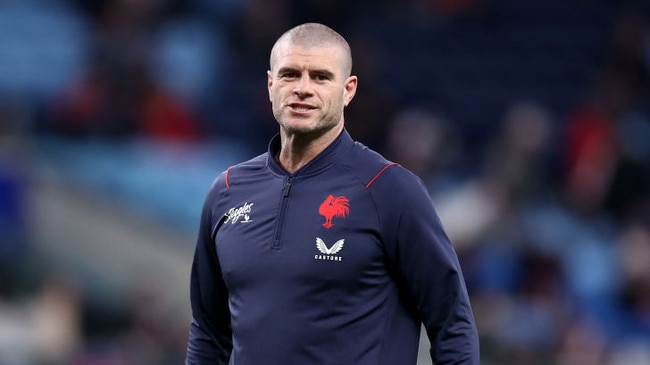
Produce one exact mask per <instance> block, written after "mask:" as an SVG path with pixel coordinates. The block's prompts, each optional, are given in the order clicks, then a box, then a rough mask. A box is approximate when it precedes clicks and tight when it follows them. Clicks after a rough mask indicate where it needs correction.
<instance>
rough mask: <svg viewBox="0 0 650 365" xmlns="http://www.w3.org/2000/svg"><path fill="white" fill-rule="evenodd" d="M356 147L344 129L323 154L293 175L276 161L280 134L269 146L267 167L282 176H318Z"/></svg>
mask: <svg viewBox="0 0 650 365" xmlns="http://www.w3.org/2000/svg"><path fill="white" fill-rule="evenodd" d="M353 145H354V141H353V140H352V137H351V136H350V134H349V133H348V131H347V130H346V129H345V128H344V129H343V131H342V132H341V133H340V134H339V135H338V137H336V139H335V140H334V141H332V143H331V144H330V145H329V146H327V147H326V148H325V149H324V150H323V152H321V153H320V154H318V155H317V156H316V157H314V159H313V160H311V161H309V162H308V163H307V164H306V165H305V166H303V167H301V168H299V169H298V170H297V171H296V172H294V173H293V174H289V173H288V172H287V171H286V170H285V169H284V168H283V167H282V166H280V164H279V163H278V161H276V159H275V157H274V156H276V155H277V154H278V152H280V134H279V133H278V134H276V135H275V136H274V137H273V138H272V139H271V141H270V142H269V146H268V153H267V166H268V167H269V169H271V171H273V172H275V173H277V174H280V175H292V176H298V175H300V176H301V177H307V176H310V175H314V174H317V173H319V172H321V171H323V170H325V169H327V168H328V167H330V166H332V165H334V164H335V163H336V162H337V161H338V160H339V158H341V157H343V156H344V155H345V153H346V152H347V151H348V149H350V148H351V147H352V146H353Z"/></svg>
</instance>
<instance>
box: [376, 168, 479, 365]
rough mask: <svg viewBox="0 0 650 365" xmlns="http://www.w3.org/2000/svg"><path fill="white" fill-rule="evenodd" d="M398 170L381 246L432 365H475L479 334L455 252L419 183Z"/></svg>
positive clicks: (417, 179) (391, 193)
mask: <svg viewBox="0 0 650 365" xmlns="http://www.w3.org/2000/svg"><path fill="white" fill-rule="evenodd" d="M397 170H398V171H401V173H399V175H401V176H399V179H398V181H399V187H395V189H391V191H390V194H389V195H388V196H392V197H393V198H394V199H389V200H390V201H391V202H392V203H391V206H392V209H390V211H391V212H392V213H390V214H391V215H392V222H393V224H391V227H390V228H389V229H390V230H391V233H390V236H391V238H390V239H389V240H387V241H386V243H385V244H386V249H387V252H388V255H389V260H390V262H391V265H392V266H393V269H394V271H395V273H396V276H397V280H398V283H399V285H400V286H401V290H402V292H403V293H405V294H406V295H407V296H408V298H406V299H407V302H409V303H411V304H412V307H413V308H412V309H414V311H415V313H416V316H418V317H419V318H418V319H419V320H421V321H422V323H423V324H424V327H425V329H426V332H427V335H428V338H429V341H430V344H431V348H430V354H431V359H432V362H433V364H463V365H478V364H479V363H480V356H479V342H478V334H477V331H476V325H475V322H474V316H473V314H472V309H471V306H470V302H469V297H468V294H467V289H466V287H465V281H464V278H463V274H462V272H461V268H460V264H459V262H458V258H457V255H456V252H455V251H454V248H453V247H452V244H451V242H450V240H449V238H448V237H447V235H446V233H445V232H444V229H443V227H442V224H441V222H440V219H439V218H438V215H437V213H436V212H435V209H434V207H433V202H432V200H431V198H430V196H429V194H428V191H427V189H426V188H425V186H424V184H423V183H422V181H421V180H420V179H419V178H417V177H416V176H415V175H413V174H411V173H410V172H407V171H406V170H404V169H402V168H399V169H397ZM396 172H397V171H396ZM384 196H387V194H384ZM395 207H399V209H395Z"/></svg>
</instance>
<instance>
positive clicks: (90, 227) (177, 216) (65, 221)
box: [0, 0, 650, 365]
mask: <svg viewBox="0 0 650 365" xmlns="http://www.w3.org/2000/svg"><path fill="white" fill-rule="evenodd" d="M649 15H650V6H649V4H648V2H647V1H624V0H620V1H617V0H602V1H598V0H591V1H590V0H565V1H555V0H527V1H520V0H402V1H391V0H374V1H370V0H359V1H349V2H348V1H344V0H328V1H324V0H304V1H296V0H243V1H236V0H187V1H182V0H114V1H109V0H104V1H100V0H97V1H85V0H3V1H0V364H1V365H32V364H35V365H55V364H73V365H106V364H116V365H122V364H125V365H130V364H138V365H141V364H153V365H163V364H180V363H181V362H182V358H183V356H184V351H185V341H186V335H187V326H188V322H189V316H190V313H189V303H188V292H189V283H188V280H189V267H190V263H191V256H192V251H193V245H194V236H195V233H196V230H197V227H198V216H199V212H200V208H201V204H202V200H203V197H204V194H205V193H206V192H207V189H208V187H209V185H210V183H211V181H212V180H213V179H214V178H215V177H216V176H217V174H218V173H220V172H221V171H222V170H223V169H225V168H226V167H227V166H229V165H230V164H232V163H235V162H238V161H240V160H244V159H247V158H249V157H252V156H254V155H257V154H258V153H261V152H263V151H264V150H265V147H266V143H267V141H268V139H269V138H270V137H271V136H272V135H273V134H274V133H275V130H276V125H275V122H274V121H273V119H272V115H271V113H270V105H269V103H268V98H267V92H266V88H265V83H266V76H265V71H266V70H267V68H268V54H269V51H270V48H271V46H272V43H273V41H274V40H275V39H276V38H277V37H278V36H279V35H280V34H281V33H282V32H283V31H284V30H286V29H288V28H290V27H291V26H293V25H295V24H298V23H302V22H306V21H318V22H324V23H326V24H328V25H330V26H332V27H334V28H335V29H337V30H339V31H340V32H341V33H342V34H343V35H344V36H346V38H348V40H349V41H350V43H351V46H352V50H353V56H354V61H355V65H354V72H355V74H357V75H358V76H359V78H360V90H359V92H358V94H357V97H356V99H355V100H354V102H353V103H352V105H351V106H350V108H348V110H347V113H346V120H347V126H348V129H349V130H350V132H351V133H352V135H353V136H354V137H355V138H356V139H358V140H359V141H361V142H363V143H365V144H367V145H369V146H370V147H372V148H374V149H376V150H379V151H381V152H383V153H384V154H386V155H387V156H388V157H390V158H391V159H393V160H394V161H397V162H399V163H401V164H403V165H405V166H406V167H408V168H410V169H412V170H413V171H415V172H416V173H418V174H419V175H420V176H421V177H422V179H423V180H424V181H425V182H426V183H427V185H428V186H429V187H430V189H431V193H432V195H433V197H434V200H435V202H436V205H437V209H438V212H439V214H440V216H441V219H442V221H443V223H444V225H445V227H446V229H447V231H448V233H449V235H450V237H451V239H452V241H453V242H454V244H455V246H456V248H457V250H458V253H459V256H460V259H461V263H462V266H463V269H464V271H465V275H466V280H467V284H468V289H469V291H470V296H471V299H472V302H473V307H474V310H475V314H476V318H477V323H478V328H479V332H480V336H481V345H482V359H483V363H484V364H486V365H489V364H544V365H549V364H558V365H560V364H561V365H565V364H567V365H568V364H571V365H574V364H575V365H582V364H585V365H587V364H588V365H600V364H602V365H637V364H639V365H641V364H650V198H649V194H648V193H649V191H650V183H649V181H650V176H649V174H650V109H649V106H650V99H649V93H648V91H649V77H648V76H649V71H650V28H649V25H648V20H649ZM278 330H281V329H278ZM425 346H426V345H425ZM425 346H423V347H425ZM421 353H422V357H421V361H420V362H421V363H422V364H425V363H427V362H426V361H427V359H428V355H426V349H424V348H423V349H422V351H421Z"/></svg>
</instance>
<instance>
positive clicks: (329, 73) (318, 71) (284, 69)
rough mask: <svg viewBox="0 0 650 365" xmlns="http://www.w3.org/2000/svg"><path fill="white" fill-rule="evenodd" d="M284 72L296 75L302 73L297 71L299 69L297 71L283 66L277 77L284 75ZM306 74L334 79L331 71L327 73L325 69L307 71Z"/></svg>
mask: <svg viewBox="0 0 650 365" xmlns="http://www.w3.org/2000/svg"><path fill="white" fill-rule="evenodd" d="M285 72H297V73H301V72H302V71H301V70H299V69H297V68H295V67H289V66H285V67H281V68H280V69H279V70H278V75H279V74H282V73H285ZM308 72H309V73H310V74H313V75H321V76H325V77H328V78H331V79H334V73H333V72H331V71H329V70H326V69H316V70H309V71H308Z"/></svg>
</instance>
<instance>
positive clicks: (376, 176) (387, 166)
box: [366, 162, 399, 189]
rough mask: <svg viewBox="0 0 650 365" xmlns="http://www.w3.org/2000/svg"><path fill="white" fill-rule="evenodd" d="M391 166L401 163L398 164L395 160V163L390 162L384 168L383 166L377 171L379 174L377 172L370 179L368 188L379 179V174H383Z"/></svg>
mask: <svg viewBox="0 0 650 365" xmlns="http://www.w3.org/2000/svg"><path fill="white" fill-rule="evenodd" d="M391 166H399V164H398V163H397V162H393V163H391V164H388V165H386V166H384V168H382V169H381V170H379V172H378V173H377V174H376V175H375V176H374V177H373V178H372V179H370V181H368V183H367V184H366V189H368V187H369V186H370V185H372V183H374V182H375V180H377V178H378V177H379V175H381V174H383V173H384V171H386V169H387V168H389V167H391Z"/></svg>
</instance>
